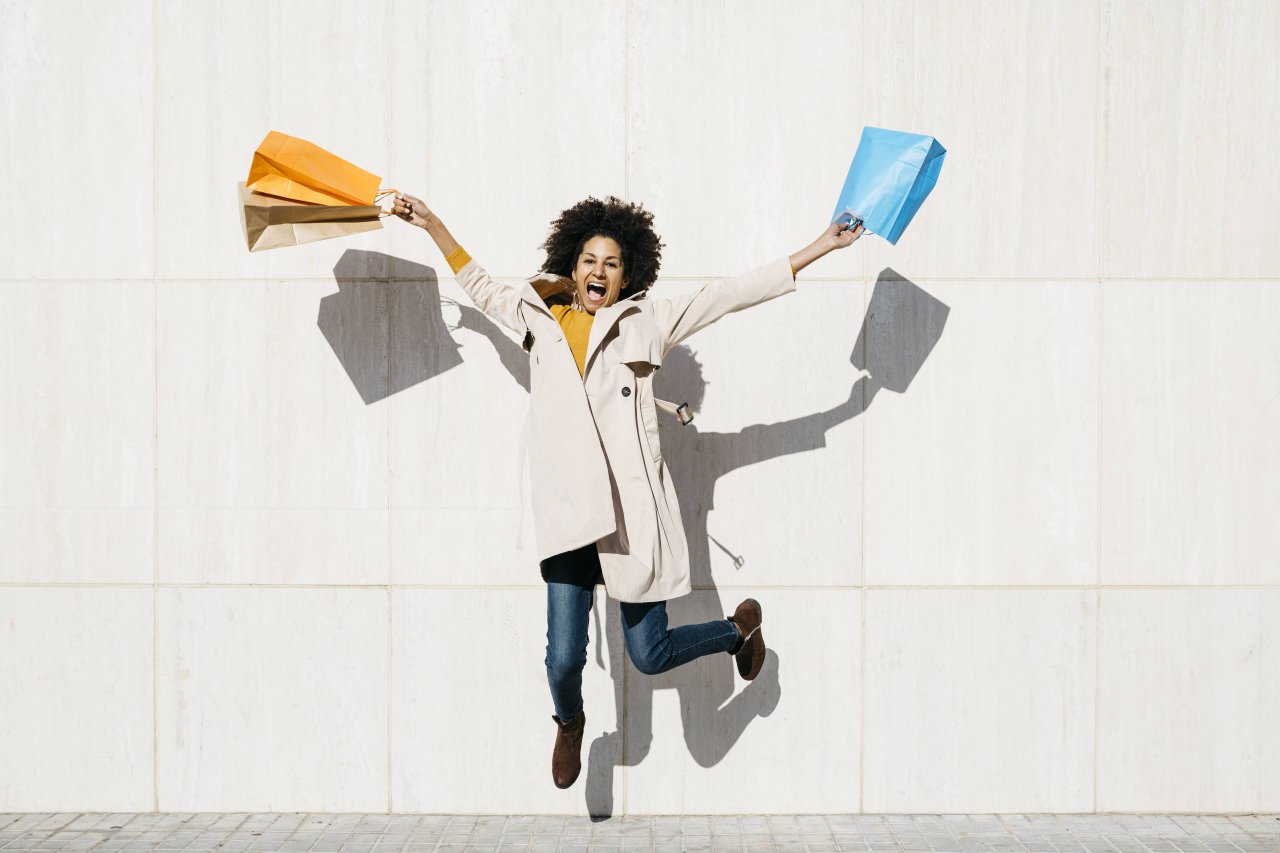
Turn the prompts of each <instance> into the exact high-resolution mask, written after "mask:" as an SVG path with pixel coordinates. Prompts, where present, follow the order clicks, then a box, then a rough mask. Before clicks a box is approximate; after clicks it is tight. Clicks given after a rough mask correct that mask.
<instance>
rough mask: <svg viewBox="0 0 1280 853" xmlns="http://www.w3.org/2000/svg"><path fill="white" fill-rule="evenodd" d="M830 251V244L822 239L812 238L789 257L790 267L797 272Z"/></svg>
mask: <svg viewBox="0 0 1280 853" xmlns="http://www.w3.org/2000/svg"><path fill="white" fill-rule="evenodd" d="M830 251H831V246H830V245H829V244H827V243H826V242H824V241H823V240H822V239H818V240H814V241H813V242H812V243H810V244H809V245H807V246H805V247H804V248H803V249H801V250H800V251H798V252H796V253H795V254H794V255H792V256H791V257H790V259H789V260H790V261H791V268H792V269H793V270H795V271H796V272H797V273H798V272H800V270H802V269H804V268H805V267H807V266H809V264H811V263H813V262H814V261H816V260H817V259H818V258H820V257H822V256H823V255H825V254H826V253H827V252H830Z"/></svg>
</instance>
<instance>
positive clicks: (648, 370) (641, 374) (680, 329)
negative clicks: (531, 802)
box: [394, 195, 862, 788]
mask: <svg viewBox="0 0 1280 853" xmlns="http://www.w3.org/2000/svg"><path fill="white" fill-rule="evenodd" d="M394 211H395V213H396V214H397V215H399V217H400V218H401V219H403V220H404V221H406V222H409V223H410V224H412V225H417V226H418V227H420V228H423V229H425V230H426V231H427V233H428V234H430V235H431V237H432V239H433V240H435V243H436V246H437V247H438V248H439V249H440V251H441V252H443V253H444V255H445V258H446V260H447V261H448V263H449V265H450V267H451V268H452V269H453V272H454V274H455V275H456V276H457V278H458V283H459V284H460V285H461V286H462V288H463V289H464V290H466V291H467V295H468V296H470V297H471V300H472V301H473V302H475V304H476V307H477V308H479V309H480V310H481V311H483V312H484V313H485V315H486V316H488V317H489V318H491V319H492V320H494V321H495V322H497V323H500V324H502V325H503V326H505V327H507V328H508V329H510V330H511V331H513V332H515V333H516V334H517V335H519V336H521V338H522V339H523V340H524V341H525V342H526V343H525V348H526V349H527V350H528V351H529V358H530V370H529V375H530V400H529V469H530V480H531V482H532V485H533V513H534V531H535V533H536V534H537V540H538V558H539V562H540V566H541V570H542V577H543V579H544V580H545V581H546V584H547V655H546V660H545V663H546V669H547V682H548V685H549V686H550V688H551V701H552V705H553V706H554V709H555V714H554V715H553V716H552V719H554V720H555V722H556V725H557V732H556V742H555V747H554V749H553V752H552V758H551V776H552V779H553V781H554V782H555V784H556V785H557V786H558V787H561V788H567V787H569V786H570V785H572V784H573V782H574V780H575V779H577V777H578V773H579V771H580V770H581V767H582V761H581V748H582V734H583V728H584V725H585V723H586V714H585V713H584V711H583V708H582V670H583V668H584V667H585V666H586V662H587V637H588V633H587V627H588V617H589V614H590V611H591V602H592V598H593V597H594V594H595V587H596V585H597V584H599V583H603V584H604V585H605V588H606V589H607V590H608V592H609V594H610V595H611V596H612V597H613V598H615V599H617V601H618V603H619V609H620V611H621V616H622V630H623V636H624V639H625V641H626V647H627V654H628V656H629V657H630V658H631V661H632V663H633V664H635V666H636V668H637V669H639V670H640V671H641V672H643V673H645V674H648V675H656V674H658V673H661V672H666V671H667V670H669V669H672V668H674V667H677V666H680V665H682V664H685V663H688V662H689V661H692V660H695V659H697V658H699V657H702V656H704V655H708V654H711V653H713V652H728V653H730V654H732V655H733V656H734V657H735V659H736V662H737V667H738V673H739V674H740V675H741V676H742V677H743V678H744V679H747V680H751V679H753V678H755V677H756V675H758V674H759V672H760V667H761V666H762V665H763V664H764V661H765V646H764V635H763V634H762V633H761V631H760V625H761V622H762V620H763V613H762V611H761V608H760V604H759V603H758V602H757V601H755V600H754V599H750V598H748V599H746V600H745V601H743V602H742V603H741V604H739V605H738V607H737V609H736V610H735V611H734V614H733V615H732V616H729V617H727V618H725V619H717V620H713V621H711V622H704V623H701V624H698V625H681V626H679V627H677V628H669V627H668V625H667V609H666V602H667V600H668V599H671V598H676V597H678V596H681V595H685V594H686V593H688V592H690V591H691V589H692V586H691V585H690V583H689V552H688V546H687V544H686V542H685V535H684V525H683V524H682V522H681V519H680V505H679V501H678V500H677V497H676V493H675V489H674V487H673V485H672V478H671V476H670V473H669V472H668V471H667V467H666V462H665V461H664V460H663V458H662V449H661V445H660V442H659V435H658V430H657V417H656V415H655V413H654V406H655V403H654V396H653V388H652V384H651V383H652V381H653V374H654V371H656V370H658V369H659V367H660V366H661V364H662V360H663V357H664V356H665V355H666V354H667V352H668V351H669V350H670V349H671V348H672V347H674V346H676V345H677V344H679V343H680V342H681V341H683V340H684V339H685V338H687V337H689V336H690V335H692V334H693V333H694V332H696V331H698V330H699V329H702V328H705V327H706V326H708V325H710V324H711V323H713V322H715V321H716V320H718V319H719V318H721V317H723V316H724V315H726V314H729V313H731V312H733V311H739V310H741V309H743V308H747V307H749V306H752V305H758V304H760V303H761V302H765V301H767V300H769V299H773V298H774V297H777V296H781V295H783V294H785V293H789V292H791V291H792V290H795V287H796V283H795V273H796V271H798V270H800V269H802V268H803V267H805V266H806V265H808V264H809V263H811V262H812V261H814V260H816V259H817V258H819V257H821V256H822V255H825V254H826V253H827V252H830V251H832V250H833V249H839V248H844V247H845V246H848V245H850V244H852V243H853V241H854V240H856V239H858V237H859V236H861V234H862V227H861V225H860V224H859V225H857V227H855V228H852V229H850V228H849V227H848V224H847V223H844V222H839V223H836V224H833V225H831V226H830V227H828V228H827V229H826V230H825V231H824V232H823V233H822V234H821V235H820V236H819V237H818V239H817V240H815V241H814V242H813V243H811V244H810V245H808V246H806V247H805V248H804V249H801V250H800V251H799V252H796V253H795V254H793V255H791V256H790V257H780V258H777V259H776V260H774V261H771V262H770V263H768V264H765V265H764V266H762V267H759V268H757V269H754V270H751V271H750V272H747V273H744V274H742V275H739V276H735V277H731V278H722V279H717V280H715V281H712V282H708V283H707V284H705V285H703V286H702V287H701V288H698V289H697V290H696V291H694V292H693V293H689V294H686V295H683V296H680V297H676V298H673V299H649V298H647V296H648V291H649V288H650V287H652V286H653V283H654V281H656V280H657V277H658V266H659V262H660V259H661V250H662V243H661V242H660V241H659V239H658V235H657V234H656V233H655V232H654V230H653V214H652V213H650V212H648V211H646V210H644V209H643V207H641V206H640V205H638V204H631V203H628V202H624V201H622V200H620V199H618V198H616V197H613V196H610V197H609V198H608V199H607V200H605V201H600V200H599V199H596V198H588V199H585V200H583V201H581V202H579V203H578V204H575V205H574V206H573V207H570V208H569V209H567V210H565V211H563V212H562V213H561V214H560V216H559V217H557V219H556V220H555V221H554V222H553V223H552V224H551V232H550V234H549V236H548V237H547V240H546V242H545V243H543V244H542V248H543V249H544V250H545V251H546V260H545V261H544V263H543V265H542V271H541V274H540V275H537V276H534V277H533V278H531V279H529V280H527V281H525V282H523V283H521V285H520V286H519V287H514V288H513V287H507V286H505V285H502V284H499V283H497V282H495V281H494V280H493V279H492V278H490V276H489V275H488V273H486V272H485V271H484V270H483V269H482V268H481V267H480V266H479V265H478V264H477V263H476V262H475V261H474V260H473V259H472V258H471V256H470V255H468V254H467V252H466V250H465V249H463V248H462V247H461V246H460V245H458V242H457V241H456V240H454V238H453V236H452V235H451V234H450V233H449V231H448V229H446V228H445V227H444V224H443V223H442V222H441V221H440V219H439V218H438V217H437V216H436V215H435V214H434V213H432V212H431V210H430V209H429V208H428V207H427V205H426V204H425V203H423V201H422V200H421V199H418V198H415V197H414V196H411V195H397V197H396V199H395V202H394ZM566 344H567V345H566ZM575 368H576V369H575Z"/></svg>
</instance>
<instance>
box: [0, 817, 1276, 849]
mask: <svg viewBox="0 0 1280 853" xmlns="http://www.w3.org/2000/svg"><path fill="white" fill-rule="evenodd" d="M0 850H3V851H5V853H9V852H10V851H16V850H21V851H52V850H59V851H69V850H76V851H80V850H119V851H131V850H163V851H177V850H191V851H197V850H201V851H255V853H256V851H281V853H389V851H403V853H437V851H439V852H440V853H446V852H447V853H464V851H492V853H506V851H521V853H591V851H627V853H630V852H631V851H643V850H649V851H655V852H656V853H703V851H705V853H727V852H728V851H733V853H756V851H760V852H761V853H764V851H780V853H847V852H848V851H867V853H881V851H883V853H986V851H994V852H995V853H1280V815H1262V814H1259V815H1230V816H1224V815H1142V814H1107V815H1053V814H1012V815H1009V814H1002V815H981V814H979V815H868V814H853V815H717V816H712V817H691V816H687V815H686V816H679V817H619V818H613V819H610V820H603V821H592V820H590V819H589V818H585V817H582V818H576V817H541V816H525V817H505V816H492V815H385V814H382V815H374V814H303V813H290V814H172V813H152V814H100V813H94V814H75V813H66V814H48V813H46V814H35V813H31V814H0Z"/></svg>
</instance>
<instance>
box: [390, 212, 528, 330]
mask: <svg viewBox="0 0 1280 853" xmlns="http://www.w3.org/2000/svg"><path fill="white" fill-rule="evenodd" d="M391 210H392V212H393V213H394V214H395V215H396V216H399V217H400V218H401V219H403V220H404V221H405V222H408V223H409V224H410V225H416V226H417V227H419V228H421V229H423V230H424V231H426V232H427V233H428V234H430V235H431V239H432V240H435V242H436V246H437V248H439V249H440V253H441V254H443V255H444V257H445V260H446V261H448V262H449V266H450V268H451V269H452V270H453V274H454V276H456V277H457V280H458V284H460V285H462V289H463V290H465V291H466V292H467V296H469V297H471V301H472V302H474V303H475V306H476V307H477V308H479V309H480V310H481V311H483V312H484V314H485V316H486V317H488V318H489V319H491V320H493V321H495V322H497V323H500V324H502V325H503V326H506V327H507V328H508V329H510V330H511V331H513V332H515V333H516V334H517V335H524V334H525V333H526V332H528V331H529V329H528V326H527V325H526V324H525V322H524V317H523V316H522V315H521V313H520V294H519V293H518V292H517V291H516V290H515V289H514V288H511V287H507V286H506V285H503V284H499V283H498V282H496V281H494V280H493V279H492V278H490V277H489V274H488V273H487V272H485V271H484V269H483V268H481V266H480V265H479V264H477V263H476V262H475V261H473V260H472V259H471V256H470V255H468V254H467V250H466V249H464V248H462V246H460V245H459V244H458V241H457V240H455V239H453V235H452V234H450V233H449V229H448V228H445V227H444V223H443V222H441V221H440V217H438V216H436V215H435V214H434V213H432V212H431V208H429V207H427V205H426V202H424V201H423V200H422V199H420V198H417V197H415V196H411V195H408V194H406V193H397V194H396V195H395V197H394V200H393V203H392V208H391Z"/></svg>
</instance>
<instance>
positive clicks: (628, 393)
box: [622, 388, 631, 397]
mask: <svg viewBox="0 0 1280 853" xmlns="http://www.w3.org/2000/svg"><path fill="white" fill-rule="evenodd" d="M622 396H624V397H630V396H631V389H630V388H623V389H622Z"/></svg>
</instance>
